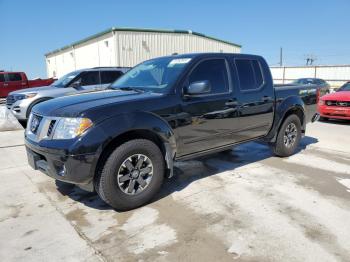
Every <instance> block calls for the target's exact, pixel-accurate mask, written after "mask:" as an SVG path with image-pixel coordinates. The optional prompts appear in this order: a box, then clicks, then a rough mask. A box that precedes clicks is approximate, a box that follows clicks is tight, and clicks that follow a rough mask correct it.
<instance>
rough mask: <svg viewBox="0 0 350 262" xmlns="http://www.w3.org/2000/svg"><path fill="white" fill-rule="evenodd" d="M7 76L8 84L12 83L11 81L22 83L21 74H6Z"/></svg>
mask: <svg viewBox="0 0 350 262" xmlns="http://www.w3.org/2000/svg"><path fill="white" fill-rule="evenodd" d="M7 76H8V79H9V81H10V82H13V81H22V77H21V74H18V73H9V74H7Z"/></svg>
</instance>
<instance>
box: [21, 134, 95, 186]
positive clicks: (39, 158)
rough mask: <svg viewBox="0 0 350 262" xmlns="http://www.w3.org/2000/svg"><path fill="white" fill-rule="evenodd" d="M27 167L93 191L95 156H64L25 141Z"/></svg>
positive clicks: (53, 150) (58, 152)
mask: <svg viewBox="0 0 350 262" xmlns="http://www.w3.org/2000/svg"><path fill="white" fill-rule="evenodd" d="M25 145H26V150H27V157H28V163H29V165H30V166H31V167H32V168H33V169H35V170H39V171H41V172H42V173H44V174H46V175H48V176H50V177H52V178H54V179H57V180H60V181H64V182H68V183H72V184H75V185H77V186H79V187H81V188H83V189H85V190H88V191H93V190H94V188H93V173H94V172H93V169H94V163H95V160H96V156H95V154H83V155H66V154H64V153H62V152H61V151H57V150H55V149H49V148H43V147H40V146H37V145H35V144H33V143H32V142H30V141H29V140H27V139H26V142H25Z"/></svg>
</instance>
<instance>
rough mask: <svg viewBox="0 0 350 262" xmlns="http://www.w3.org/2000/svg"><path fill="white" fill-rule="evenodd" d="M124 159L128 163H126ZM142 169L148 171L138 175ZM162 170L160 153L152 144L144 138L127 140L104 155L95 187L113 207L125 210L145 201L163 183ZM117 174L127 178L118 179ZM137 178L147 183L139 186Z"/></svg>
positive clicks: (162, 159)
mask: <svg viewBox="0 0 350 262" xmlns="http://www.w3.org/2000/svg"><path fill="white" fill-rule="evenodd" d="M141 158H142V159H143V160H144V161H143V163H142V167H140V168H138V167H137V163H138V162H139V160H140V159H141ZM128 160H129V161H128ZM126 162H129V163H128V164H127V165H126V164H125V163H126ZM130 163H131V164H132V167H133V168H135V169H134V170H133V171H131V170H130V169H131V166H130ZM146 169H147V170H152V172H149V173H148V174H147V175H146V176H143V175H141V173H142V172H145V171H147V170H146ZM139 170H140V171H139ZM138 172H139V175H138V176H137V177H136V175H137V173H138ZM164 172H165V164H164V157H163V154H162V152H161V151H160V149H159V147H158V146H157V145H156V144H154V143H153V142H151V141H150V140H146V139H135V140H130V141H128V142H126V143H124V144H122V145H120V146H119V147H117V148H116V149H115V150H114V151H113V152H112V153H111V154H110V156H109V157H108V158H107V160H106V162H105V163H104V165H103V167H102V168H101V171H100V174H98V176H97V177H96V179H95V190H96V191H97V193H98V195H99V196H100V197H101V199H102V200H103V201H105V202H106V203H107V204H108V205H110V206H111V207H113V208H114V209H115V210H118V211H127V210H130V209H134V208H137V207H139V206H142V205H144V204H146V203H148V202H149V201H150V200H151V199H152V197H154V195H155V194H156V193H157V192H158V191H159V189H160V187H161V185H162V183H163V180H164V174H165V173H164ZM134 173H135V176H134ZM151 173H152V174H151ZM121 178H123V179H128V180H126V181H123V182H121ZM144 178H145V179H144ZM139 179H141V180H139ZM142 180H143V182H142ZM132 181H134V182H132ZM139 181H141V182H142V183H146V182H147V181H148V183H147V185H146V186H145V187H144V188H143V187H141V184H140V183H139ZM131 183H133V184H131ZM129 188H131V189H132V192H130V191H129Z"/></svg>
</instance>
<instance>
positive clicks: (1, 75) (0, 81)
mask: <svg viewBox="0 0 350 262" xmlns="http://www.w3.org/2000/svg"><path fill="white" fill-rule="evenodd" d="M2 82H5V75H4V74H0V83H2Z"/></svg>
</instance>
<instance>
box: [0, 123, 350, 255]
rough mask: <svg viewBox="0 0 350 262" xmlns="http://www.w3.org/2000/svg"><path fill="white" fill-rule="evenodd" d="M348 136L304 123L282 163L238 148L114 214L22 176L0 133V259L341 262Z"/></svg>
mask: <svg viewBox="0 0 350 262" xmlns="http://www.w3.org/2000/svg"><path fill="white" fill-rule="evenodd" d="M349 132H350V124H349V123H345V122H329V123H321V122H319V123H315V124H311V125H309V126H308V132H307V136H306V137H305V138H304V139H303V141H302V146H301V147H300V150H299V152H298V153H297V154H296V155H294V156H291V157H289V158H285V159H281V158H277V157H274V156H273V155H272V154H271V151H270V150H269V148H268V147H267V146H265V145H262V144H259V143H248V144H245V145H242V146H239V147H236V148H234V149H233V150H232V151H231V152H225V153H219V154H215V155H212V156H209V157H205V158H201V159H197V160H192V161H187V162H179V163H177V164H176V172H175V173H176V176H175V177H174V178H172V179H170V180H168V181H166V183H165V184H164V186H163V190H162V191H161V192H160V194H158V196H157V197H156V199H154V201H153V202H152V203H151V204H149V205H147V206H145V207H142V208H139V209H137V210H133V211H129V212H124V213H118V212H115V211H114V210H111V209H110V208H109V207H108V206H106V205H105V204H104V203H103V202H102V201H101V200H100V199H99V198H98V197H97V196H96V195H95V194H93V193H87V192H84V191H82V190H80V189H78V188H76V187H74V186H71V185H67V184H63V183H55V181H53V180H51V179H50V178H48V177H46V176H45V175H43V174H41V173H40V172H37V171H32V170H31V169H30V168H29V167H28V166H27V164H26V159H25V152H24V147H23V146H22V145H21V144H23V131H13V132H1V133H0V154H1V166H0V176H1V178H2V183H1V184H0V198H1V199H2V201H1V202H0V236H2V237H1V238H0V260H1V261H15V260H16V261H20V260H22V261H47V260H50V261H58V260H69V261H81V260H88V261H101V260H102V261H136V260H137V261H179V260H181V261H232V260H234V261H259V262H260V261H350V237H349V232H350V154H349V153H350V147H349V146H348V145H349V144H350V136H349ZM9 137H11V139H10V142H9V140H8V139H7V138H9ZM2 144H3V145H2ZM11 145H15V146H11Z"/></svg>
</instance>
